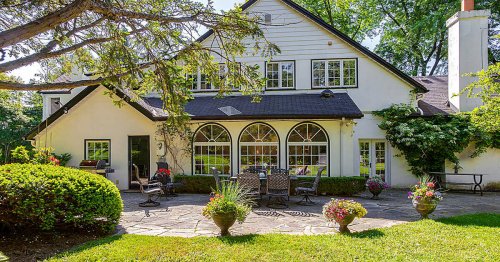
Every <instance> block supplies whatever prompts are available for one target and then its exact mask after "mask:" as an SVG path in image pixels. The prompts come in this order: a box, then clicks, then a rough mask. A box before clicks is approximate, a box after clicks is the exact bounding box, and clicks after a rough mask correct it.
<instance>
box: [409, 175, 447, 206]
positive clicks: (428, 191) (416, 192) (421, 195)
mask: <svg viewBox="0 0 500 262" xmlns="http://www.w3.org/2000/svg"><path fill="white" fill-rule="evenodd" d="M408 198H409V199H412V200H417V201H428V202H431V201H441V200H443V196H442V194H441V192H439V191H437V190H436V184H435V183H434V181H432V179H431V178H430V177H429V176H427V175H426V176H422V177H421V178H420V180H419V182H418V183H417V184H416V185H414V186H413V187H412V188H411V191H410V192H408Z"/></svg>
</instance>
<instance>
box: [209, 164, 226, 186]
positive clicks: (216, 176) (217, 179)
mask: <svg viewBox="0 0 500 262" xmlns="http://www.w3.org/2000/svg"><path fill="white" fill-rule="evenodd" d="M212 174H213V176H214V179H215V187H216V188H215V189H216V190H217V191H218V190H219V189H220V188H221V187H222V184H223V183H228V182H229V180H227V179H222V180H221V179H220V177H219V174H220V171H219V170H217V168H215V167H212Z"/></svg>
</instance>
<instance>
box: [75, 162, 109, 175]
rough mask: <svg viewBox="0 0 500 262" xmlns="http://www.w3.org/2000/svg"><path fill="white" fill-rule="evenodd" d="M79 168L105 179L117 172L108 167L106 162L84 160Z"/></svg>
mask: <svg viewBox="0 0 500 262" xmlns="http://www.w3.org/2000/svg"><path fill="white" fill-rule="evenodd" d="M78 168H79V169H81V170H85V171H87V172H90V173H92V174H98V175H101V176H104V177H105V178H108V174H110V173H114V172H115V170H114V169H112V168H110V167H107V166H106V161H104V160H82V162H80V164H79V166H78Z"/></svg>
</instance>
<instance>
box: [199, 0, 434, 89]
mask: <svg viewBox="0 0 500 262" xmlns="http://www.w3.org/2000/svg"><path fill="white" fill-rule="evenodd" d="M257 1H259V0H248V1H247V2H246V3H244V4H243V5H242V6H241V8H242V10H246V9H248V8H249V7H250V6H252V5H253V4H255V3H256V2H257ZM276 1H281V2H283V3H285V4H286V5H288V6H289V7H291V8H293V9H295V10H296V11H297V12H299V13H301V14H302V15H304V16H305V17H307V18H309V19H311V20H312V21H313V22H315V23H316V24H318V25H320V26H321V27H323V28H325V29H326V30H327V31H329V32H331V33H332V34H334V35H336V36H337V37H339V38H340V39H342V40H343V41H345V42H346V43H347V44H349V45H350V46H352V47H354V48H355V49H357V50H358V51H360V52H361V53H363V54H365V55H366V56H368V57H370V58H371V59H373V60H375V61H376V62H377V63H379V64H380V65H382V66H383V67H385V68H386V69H387V70H389V71H391V72H392V73H394V74H396V75H397V76H398V77H400V78H401V79H403V80H404V81H406V82H407V83H409V84H410V85H412V86H413V87H415V89H416V90H417V91H419V92H422V93H424V92H427V91H428V90H427V89H426V88H425V87H424V86H423V85H422V84H421V83H419V82H418V81H415V80H414V79H413V78H412V77H410V76H409V75H407V74H405V73H404V72H402V71H401V70H399V69H397V68H396V67H395V66H393V65H392V64H390V63H389V62H387V61H385V59H383V58H381V57H380V56H378V55H377V54H375V53H373V52H372V51H370V50H369V49H368V48H366V47H364V46H363V45H361V44H360V43H358V42H356V41H355V40H354V39H352V38H350V37H349V36H347V35H346V34H344V33H342V32H340V31H339V30H337V29H336V28H335V27H333V26H332V25H330V24H328V23H327V22H325V20H323V19H321V18H319V17H318V16H316V15H314V14H313V13H311V12H309V11H308V10H306V9H305V8H303V7H302V6H300V5H299V4H297V3H295V2H294V1H292V0H276ZM212 34H213V30H209V31H208V32H206V33H205V34H203V35H202V36H201V37H199V38H198V39H197V41H198V42H202V41H204V40H205V39H207V38H208V37H210V36H211V35H212Z"/></svg>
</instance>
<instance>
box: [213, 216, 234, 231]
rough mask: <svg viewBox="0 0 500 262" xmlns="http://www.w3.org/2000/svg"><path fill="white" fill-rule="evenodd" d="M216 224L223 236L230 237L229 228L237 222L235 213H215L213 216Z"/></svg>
mask: <svg viewBox="0 0 500 262" xmlns="http://www.w3.org/2000/svg"><path fill="white" fill-rule="evenodd" d="M212 219H213V220H214V222H215V224H216V225H217V226H218V227H219V228H220V235H221V236H230V235H231V234H230V233H229V228H230V227H231V226H232V225H233V224H234V222H236V214H234V213H215V214H213V215H212Z"/></svg>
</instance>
